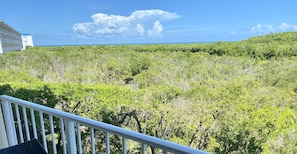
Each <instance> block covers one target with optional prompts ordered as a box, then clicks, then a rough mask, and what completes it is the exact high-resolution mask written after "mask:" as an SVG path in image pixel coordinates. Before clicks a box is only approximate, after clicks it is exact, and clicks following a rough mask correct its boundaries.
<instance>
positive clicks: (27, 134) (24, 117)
mask: <svg viewBox="0 0 297 154" xmlns="http://www.w3.org/2000/svg"><path fill="white" fill-rule="evenodd" d="M22 110H23V119H24V122H25V123H24V124H25V131H26V137H27V141H28V140H30V132H29V126H28V117H27V112H26V108H25V106H22Z"/></svg>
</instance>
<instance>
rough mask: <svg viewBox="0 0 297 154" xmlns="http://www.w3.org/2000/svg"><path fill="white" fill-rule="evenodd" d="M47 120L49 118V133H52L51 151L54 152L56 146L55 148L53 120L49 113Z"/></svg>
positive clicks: (55, 151)
mask: <svg viewBox="0 0 297 154" xmlns="http://www.w3.org/2000/svg"><path fill="white" fill-rule="evenodd" d="M49 120H50V129H51V135H52V145H53V153H54V154H56V153H57V148H56V139H55V131H54V122H53V116H52V115H49Z"/></svg>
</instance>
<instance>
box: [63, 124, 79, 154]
mask: <svg viewBox="0 0 297 154" xmlns="http://www.w3.org/2000/svg"><path fill="white" fill-rule="evenodd" d="M65 126H66V138H67V150H68V153H69V154H76V153H77V148H76V138H75V131H74V122H73V121H70V120H66V119H65Z"/></svg>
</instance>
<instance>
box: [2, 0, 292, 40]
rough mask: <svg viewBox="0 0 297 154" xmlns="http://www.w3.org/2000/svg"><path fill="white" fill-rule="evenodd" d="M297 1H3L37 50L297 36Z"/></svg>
mask: <svg viewBox="0 0 297 154" xmlns="http://www.w3.org/2000/svg"><path fill="white" fill-rule="evenodd" d="M296 6H297V1H296V0H281V1H280V0H249V1H239V0H224V1H223V0H144V1H140V0H129V1H128V0H27V1H25V0H1V5H0V20H2V21H4V22H5V23H6V24H8V25H10V26H11V27H13V28H14V29H16V30H17V31H19V32H21V33H26V34H27V33H28V34H32V35H33V41H34V44H35V45H75V44H122V43H124V44H125V43H166V42H205V41H237V40H242V39H246V38H248V37H251V36H256V35H263V34H268V33H271V32H283V31H297V17H296V15H297V11H296Z"/></svg>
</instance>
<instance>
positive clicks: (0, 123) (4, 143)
mask: <svg viewBox="0 0 297 154" xmlns="http://www.w3.org/2000/svg"><path fill="white" fill-rule="evenodd" d="M0 50H1V49H0ZM0 134H1V137H0V149H2V148H6V147H8V138H7V135H6V129H5V124H4V120H3V114H2V108H1V105H0Z"/></svg>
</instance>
